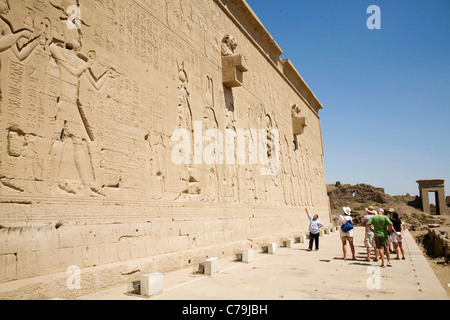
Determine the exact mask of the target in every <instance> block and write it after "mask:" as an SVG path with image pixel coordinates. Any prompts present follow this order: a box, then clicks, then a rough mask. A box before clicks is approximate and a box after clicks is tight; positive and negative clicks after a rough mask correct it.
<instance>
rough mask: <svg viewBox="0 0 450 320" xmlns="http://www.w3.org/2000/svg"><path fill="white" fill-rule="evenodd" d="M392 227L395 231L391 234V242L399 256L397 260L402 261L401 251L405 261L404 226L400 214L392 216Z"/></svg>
mask: <svg viewBox="0 0 450 320" xmlns="http://www.w3.org/2000/svg"><path fill="white" fill-rule="evenodd" d="M392 226H393V228H394V231H393V232H392V233H391V242H392V243H393V245H394V251H395V253H396V254H397V257H396V258H395V260H400V251H401V252H402V260H405V250H404V249H403V224H402V221H401V220H400V218H399V216H398V213H396V212H394V213H393V215H392Z"/></svg>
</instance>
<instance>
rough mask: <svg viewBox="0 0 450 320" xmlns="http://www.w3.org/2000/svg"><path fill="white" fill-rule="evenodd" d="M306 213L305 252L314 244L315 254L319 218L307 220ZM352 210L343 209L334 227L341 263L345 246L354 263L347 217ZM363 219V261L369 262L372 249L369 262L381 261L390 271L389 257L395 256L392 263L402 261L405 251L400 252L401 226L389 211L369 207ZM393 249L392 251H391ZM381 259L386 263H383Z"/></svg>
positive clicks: (345, 256) (352, 235)
mask: <svg viewBox="0 0 450 320" xmlns="http://www.w3.org/2000/svg"><path fill="white" fill-rule="evenodd" d="M305 210H306V214H307V216H308V219H309V220H310V226H309V232H310V238H309V239H310V240H309V248H308V251H312V249H313V245H314V243H315V245H316V246H315V249H316V250H319V236H320V228H323V227H324V224H323V223H322V222H320V220H319V216H318V215H314V216H311V215H310V214H309V212H308V209H305ZM351 213H352V210H351V209H350V208H348V207H345V208H343V214H342V215H340V216H339V219H338V226H339V228H340V233H341V241H342V252H343V254H344V257H343V260H345V261H346V260H347V242H348V244H349V246H350V251H351V253H352V260H356V256H355V247H354V244H353V242H354V234H353V229H354V226H353V220H352V217H351ZM366 213H367V215H366V216H365V217H364V219H363V220H362V226H363V227H365V238H364V245H365V246H366V248H367V257H366V261H371V254H372V249H373V248H374V249H375V250H374V258H373V261H378V259H379V258H380V259H381V267H383V268H384V267H392V264H391V259H390V253H395V254H396V255H397V257H396V258H395V259H396V260H400V253H401V255H402V258H401V259H402V260H405V250H404V248H403V225H402V222H401V220H400V218H399V215H398V213H396V212H395V210H394V209H392V208H390V209H389V210H387V212H385V211H384V209H381V208H380V209H378V210H375V209H374V208H373V207H368V208H366ZM391 246H393V250H392V249H391ZM385 258H386V260H387V263H385V262H386V261H385Z"/></svg>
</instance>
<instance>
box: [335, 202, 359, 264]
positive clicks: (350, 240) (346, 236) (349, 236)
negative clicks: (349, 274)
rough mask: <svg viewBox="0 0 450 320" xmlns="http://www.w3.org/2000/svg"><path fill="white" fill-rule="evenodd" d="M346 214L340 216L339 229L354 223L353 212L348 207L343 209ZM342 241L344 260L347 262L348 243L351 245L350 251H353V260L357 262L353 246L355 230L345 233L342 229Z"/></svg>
mask: <svg viewBox="0 0 450 320" xmlns="http://www.w3.org/2000/svg"><path fill="white" fill-rule="evenodd" d="M343 210H344V214H343V215H341V216H339V219H338V225H339V227H341V226H343V225H344V224H346V223H347V221H352V217H351V214H352V210H351V209H350V208H348V207H346V208H343ZM341 241H342V252H343V254H344V257H343V258H342V259H343V260H344V261H347V241H348V243H349V244H350V250H351V251H352V260H356V257H355V246H354V245H353V230H350V231H348V232H344V231H342V229H341Z"/></svg>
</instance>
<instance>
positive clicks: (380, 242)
mask: <svg viewBox="0 0 450 320" xmlns="http://www.w3.org/2000/svg"><path fill="white" fill-rule="evenodd" d="M375 247H376V248H377V249H389V238H387V237H375Z"/></svg>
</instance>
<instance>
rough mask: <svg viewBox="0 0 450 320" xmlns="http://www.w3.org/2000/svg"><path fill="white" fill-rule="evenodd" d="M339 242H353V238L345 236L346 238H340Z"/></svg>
mask: <svg viewBox="0 0 450 320" xmlns="http://www.w3.org/2000/svg"><path fill="white" fill-rule="evenodd" d="M341 240H342V241H348V242H353V237H348V236H346V237H341Z"/></svg>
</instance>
